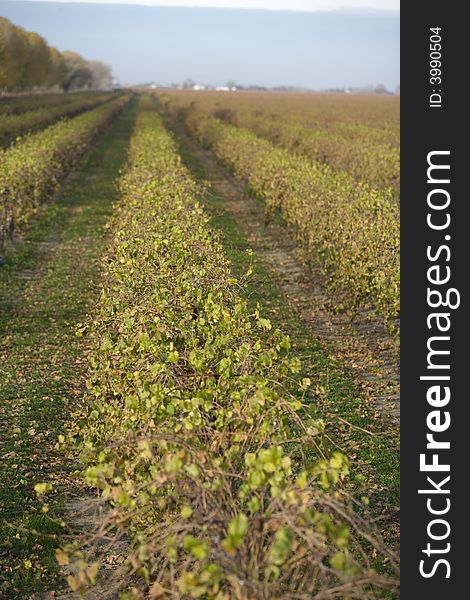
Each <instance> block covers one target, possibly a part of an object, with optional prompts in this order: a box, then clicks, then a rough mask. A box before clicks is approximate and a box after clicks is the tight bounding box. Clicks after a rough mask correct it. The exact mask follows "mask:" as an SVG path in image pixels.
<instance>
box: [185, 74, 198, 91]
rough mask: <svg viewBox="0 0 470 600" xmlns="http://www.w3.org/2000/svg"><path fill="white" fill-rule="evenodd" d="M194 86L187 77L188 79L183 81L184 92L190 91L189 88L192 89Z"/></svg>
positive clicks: (193, 82)
mask: <svg viewBox="0 0 470 600" xmlns="http://www.w3.org/2000/svg"><path fill="white" fill-rule="evenodd" d="M195 85H196V82H195V81H193V80H192V79H191V78H189V77H188V79H185V80H184V81H183V87H184V89H185V90H190V89H191V88H193V87H194V86H195Z"/></svg>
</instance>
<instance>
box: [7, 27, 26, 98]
mask: <svg viewBox="0 0 470 600" xmlns="http://www.w3.org/2000/svg"><path fill="white" fill-rule="evenodd" d="M27 57H28V42H27V39H26V32H25V31H24V30H23V29H21V28H19V27H15V25H13V24H12V23H11V22H10V21H9V20H8V19H5V18H4V17H0V86H1V87H6V88H11V87H15V86H16V85H17V84H18V83H19V81H20V80H21V79H22V77H23V74H24V71H25V67H26V62H27Z"/></svg>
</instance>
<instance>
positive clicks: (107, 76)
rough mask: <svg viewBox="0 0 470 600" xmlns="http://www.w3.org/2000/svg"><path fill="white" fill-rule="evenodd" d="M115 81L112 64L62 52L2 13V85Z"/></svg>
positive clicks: (94, 85) (68, 87)
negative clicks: (110, 65) (15, 23)
mask: <svg viewBox="0 0 470 600" xmlns="http://www.w3.org/2000/svg"><path fill="white" fill-rule="evenodd" d="M112 81H113V78H112V72H111V68H110V67H109V66H108V65H106V64H104V63H102V62H100V61H97V60H86V59H85V58H83V57H82V56H80V55H79V54H77V53H76V52H69V51H66V52H59V50H57V48H53V47H52V46H49V45H48V43H47V42H46V40H45V39H44V38H43V37H42V36H40V35H39V34H38V33H36V32H34V31H27V30H26V29H23V28H22V27H18V26H16V25H14V24H13V23H12V22H11V21H9V20H8V19H6V18H4V17H0V88H4V89H7V90H27V89H31V88H36V87H40V88H54V87H60V88H62V89H63V90H64V91H74V90H79V89H108V88H110V87H112Z"/></svg>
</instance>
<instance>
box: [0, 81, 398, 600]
mask: <svg viewBox="0 0 470 600" xmlns="http://www.w3.org/2000/svg"><path fill="white" fill-rule="evenodd" d="M398 120H399V101H398V98H396V97H389V96H384V97H377V96H374V97H372V96H355V95H351V94H344V95H331V94H330V95H326V94H325V95H322V94H287V93H285V94H277V93H242V92H236V93H214V92H182V91H181V92H178V91H177V92H173V91H168V90H160V91H157V92H156V93H153V92H152V93H149V94H142V93H139V94H138V95H136V94H135V92H133V91H132V90H130V91H124V92H122V93H103V94H91V93H90V94H87V93H80V94H73V95H69V94H55V95H42V96H39V95H38V96H34V95H32V96H20V97H17V98H5V99H2V100H1V101H0V140H1V141H2V143H3V145H4V147H3V148H0V253H1V254H2V257H1V261H0V296H1V299H0V302H1V306H0V314H1V316H0V358H2V360H3V363H4V369H3V375H4V377H3V380H2V382H0V434H1V438H2V441H1V444H0V455H1V459H2V464H4V467H5V468H4V469H3V471H2V475H1V477H0V500H1V503H0V504H1V507H2V508H1V510H2V511H3V514H2V525H1V526H0V535H1V537H2V540H3V543H2V547H1V549H0V570H1V575H0V595H2V594H4V595H5V597H12V598H14V597H34V595H35V594H36V595H37V594H39V593H45V592H50V591H51V590H55V591H60V590H63V589H64V582H65V580H66V581H67V582H68V585H69V586H70V587H71V588H72V589H73V590H75V591H83V590H85V589H91V590H92V591H91V592H89V593H91V596H90V598H93V597H96V598H98V597H99V598H106V597H109V598H117V597H118V594H119V593H121V596H119V597H120V598H122V599H123V600H140V599H142V598H144V597H153V598H179V599H181V600H183V599H184V600H186V598H190V597H203V598H207V599H213V600H221V599H222V598H224V599H225V598H230V600H232V599H233V600H242V599H243V600H246V599H250V600H254V599H255V598H256V600H258V599H263V600H272V599H274V598H278V599H279V600H281V599H283V600H287V599H290V598H292V599H293V598H299V597H312V598H316V597H319V598H327V597H340V598H342V597H344V598H346V597H347V598H351V599H353V598H357V599H360V600H364V599H366V598H371V599H372V598H396V597H397V595H396V594H397V591H396V589H397V569H398V558H397V555H396V548H397V542H398V537H399V523H398V518H397V506H398V486H399V473H398V428H397V421H396V413H397V407H398V379H397V377H398V375H397V372H398V335H399V333H398V332H399V268H398V265H399V172H398V168H399V127H398ZM91 489H93V492H92V493H91V492H90V490H91ZM90 507H91V509H90ZM93 515H94V516H93ZM65 585H67V583H65ZM95 585H96V586H97V587H93V586H95ZM124 590H127V591H125V592H124ZM93 594H94V596H93Z"/></svg>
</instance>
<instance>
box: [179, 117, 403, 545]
mask: <svg viewBox="0 0 470 600" xmlns="http://www.w3.org/2000/svg"><path fill="white" fill-rule="evenodd" d="M167 125H169V127H170V128H171V123H167ZM178 141H179V146H180V148H179V149H180V154H181V156H182V158H183V160H184V161H185V162H186V164H187V165H188V167H189V168H190V169H191V171H192V173H193V175H194V176H195V178H196V179H198V180H199V181H205V182H206V183H207V181H206V177H205V173H204V169H203V167H202V165H201V163H200V162H199V161H198V159H197V156H195V155H194V154H192V153H191V152H190V150H189V149H188V147H187V146H186V145H185V144H184V142H183V141H182V140H178ZM203 204H204V206H205V209H206V212H207V213H208V215H209V216H210V221H211V225H212V227H213V228H214V229H216V230H217V231H219V232H220V238H221V242H222V244H223V247H224V251H225V255H226V257H227V258H228V259H229V260H230V262H231V264H232V266H233V272H234V274H235V275H236V276H241V275H243V274H244V273H246V271H247V269H248V268H249V266H250V264H251V266H252V269H253V274H252V276H251V277H250V279H249V280H248V282H247V283H246V285H245V287H244V292H243V293H244V294H245V296H246V298H247V299H248V301H249V303H250V305H251V306H252V307H253V309H254V308H255V307H256V305H257V303H261V305H262V306H263V313H264V314H265V316H267V317H268V318H269V319H270V320H271V322H272V324H273V326H274V327H277V328H279V329H281V330H282V331H284V332H285V333H288V334H289V335H290V337H291V340H292V343H293V347H294V349H295V352H296V355H298V356H299V358H300V359H301V361H302V364H303V369H302V376H303V377H305V376H308V377H309V378H310V379H311V380H312V382H314V383H313V386H312V389H313V391H314V392H316V393H315V394H314V395H312V396H311V397H310V403H311V404H310V408H311V410H312V412H313V413H315V414H320V415H322V416H324V417H325V420H326V423H327V430H326V431H327V433H328V434H329V438H330V443H331V446H332V447H336V448H339V449H341V450H342V451H343V452H344V453H345V454H346V455H348V456H349V457H350V458H351V460H352V470H353V485H352V491H353V493H354V494H355V495H356V496H357V497H358V498H360V497H362V496H367V497H368V498H369V500H370V507H371V510H372V512H373V514H374V516H375V517H376V518H378V519H379V527H380V529H381V530H382V533H383V535H384V536H385V538H386V539H387V541H388V542H389V543H390V544H392V545H393V546H395V545H396V544H397V542H398V516H397V507H398V505H399V454H398V432H397V430H396V427H395V426H393V424H391V423H389V422H388V421H387V420H386V419H385V418H384V417H381V418H377V415H376V410H375V408H374V407H373V406H371V405H370V402H367V400H366V399H365V398H364V397H362V396H361V394H360V391H359V390H358V387H357V385H356V384H355V382H354V380H353V377H352V374H351V373H350V372H349V371H348V370H347V369H346V368H345V367H344V365H342V364H341V363H340V362H339V361H338V360H337V359H335V357H334V356H332V355H331V354H330V353H329V352H328V351H327V349H325V348H324V347H323V346H322V345H321V343H320V342H319V341H318V339H316V338H315V337H314V336H313V335H312V334H311V333H310V332H309V331H308V328H307V327H306V324H305V323H304V322H303V321H302V319H301V318H300V316H299V314H298V313H297V312H296V311H295V309H294V308H293V307H292V306H291V305H290V304H289V303H288V301H287V300H286V298H285V296H284V295H283V293H282V291H281V289H280V287H279V285H278V284H277V282H276V280H275V278H274V277H273V275H272V273H271V272H270V271H269V269H268V268H267V266H266V264H265V263H264V262H263V260H262V259H260V258H259V257H257V256H256V253H255V254H254V255H253V257H250V256H249V255H248V254H247V252H246V250H247V249H248V248H249V243H248V242H247V240H246V239H245V238H244V237H243V234H242V232H241V230H240V227H239V225H238V224H237V222H236V220H235V219H234V217H233V216H232V215H231V214H230V212H229V211H228V209H227V208H226V204H225V202H224V198H223V197H222V196H221V195H220V193H218V191H217V189H216V187H214V186H212V187H210V189H209V191H208V193H207V194H206V195H205V197H204V199H203ZM336 415H337V416H339V417H341V418H342V419H344V420H345V421H347V422H348V423H349V424H347V423H344V422H342V421H340V420H338V419H337V418H335V416H336ZM363 430H366V431H368V432H370V433H367V432H366V431H363ZM371 434H372V435H371ZM363 478H365V481H363Z"/></svg>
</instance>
